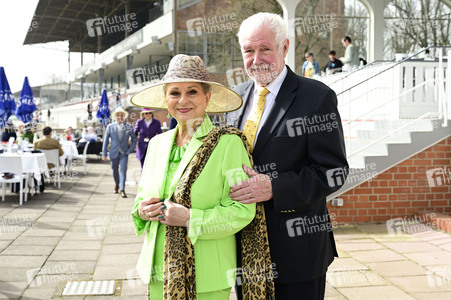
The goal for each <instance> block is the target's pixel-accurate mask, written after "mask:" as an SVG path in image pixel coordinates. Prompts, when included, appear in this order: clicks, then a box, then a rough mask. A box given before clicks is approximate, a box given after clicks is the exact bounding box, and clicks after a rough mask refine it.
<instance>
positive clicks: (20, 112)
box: [16, 76, 36, 123]
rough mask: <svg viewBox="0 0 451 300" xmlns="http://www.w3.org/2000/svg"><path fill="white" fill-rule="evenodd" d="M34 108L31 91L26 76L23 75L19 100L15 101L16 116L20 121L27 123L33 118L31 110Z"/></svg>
mask: <svg viewBox="0 0 451 300" xmlns="http://www.w3.org/2000/svg"><path fill="white" fill-rule="evenodd" d="M35 110H36V105H35V103H34V101H33V92H32V90H31V87H30V84H29V83H28V77H26V76H25V80H24V82H23V87H22V91H21V92H20V96H19V102H18V103H17V109H16V116H17V118H18V119H19V120H21V121H22V122H24V123H28V122H31V121H32V120H33V112H34V111H35Z"/></svg>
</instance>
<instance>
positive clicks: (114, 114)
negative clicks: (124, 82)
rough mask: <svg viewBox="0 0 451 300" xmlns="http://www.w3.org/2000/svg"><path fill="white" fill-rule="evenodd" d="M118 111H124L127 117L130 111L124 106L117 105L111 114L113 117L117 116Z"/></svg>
mask: <svg viewBox="0 0 451 300" xmlns="http://www.w3.org/2000/svg"><path fill="white" fill-rule="evenodd" d="M117 113H123V114H124V116H125V118H127V117H128V112H127V111H126V110H124V109H123V108H122V107H120V106H119V107H117V108H116V109H115V110H114V111H113V113H112V114H111V116H112V117H113V118H116V114H117Z"/></svg>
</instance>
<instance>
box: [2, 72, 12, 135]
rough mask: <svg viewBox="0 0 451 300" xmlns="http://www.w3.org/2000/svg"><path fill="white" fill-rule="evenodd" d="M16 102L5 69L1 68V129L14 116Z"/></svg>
mask: <svg viewBox="0 0 451 300" xmlns="http://www.w3.org/2000/svg"><path fill="white" fill-rule="evenodd" d="M15 110H16V102H15V101H14V97H13V94H12V93H11V89H10V87H9V83H8V79H6V75H5V69H4V68H3V67H0V129H1V128H2V127H3V126H4V125H5V123H6V121H7V120H8V118H9V117H10V116H11V115H12V114H14V111H15Z"/></svg>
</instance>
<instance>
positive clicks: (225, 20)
mask: <svg viewBox="0 0 451 300" xmlns="http://www.w3.org/2000/svg"><path fill="white" fill-rule="evenodd" d="M238 26H239V23H238V21H237V20H236V14H235V13H231V14H225V15H215V16H213V17H198V18H194V19H189V20H187V21H186V28H187V29H188V35H189V36H190V37H195V36H200V35H202V34H203V33H216V32H227V31H228V32H231V31H232V30H233V29H234V28H238Z"/></svg>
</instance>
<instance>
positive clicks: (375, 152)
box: [345, 139, 388, 156]
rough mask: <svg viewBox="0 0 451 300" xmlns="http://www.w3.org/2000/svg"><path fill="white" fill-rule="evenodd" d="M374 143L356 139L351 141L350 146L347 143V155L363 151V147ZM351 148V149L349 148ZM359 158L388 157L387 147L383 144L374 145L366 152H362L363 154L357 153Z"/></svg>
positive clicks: (368, 140)
mask: <svg viewBox="0 0 451 300" xmlns="http://www.w3.org/2000/svg"><path fill="white" fill-rule="evenodd" d="M373 142H374V139H373V140H370V139H356V140H352V141H351V145H350V146H349V145H348V143H346V144H345V145H346V153H348V154H351V153H354V152H355V151H358V150H360V149H362V148H363V147H366V146H367V145H369V144H371V143H373ZM349 147H350V148H349ZM357 155H359V156H381V155H388V150H387V145H386V144H385V143H383V142H381V143H377V144H374V145H372V146H370V147H368V148H366V149H365V150H362V151H361V152H359V153H357Z"/></svg>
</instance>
